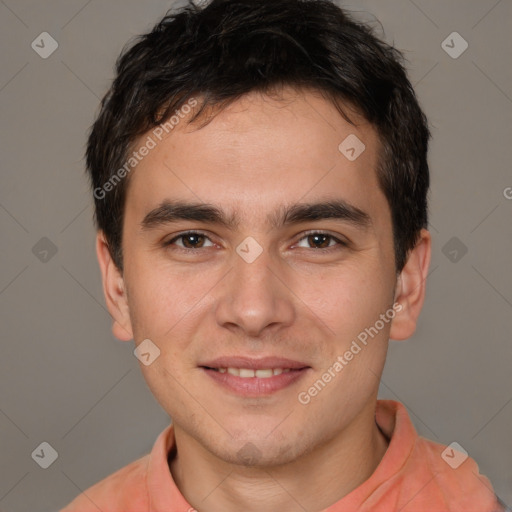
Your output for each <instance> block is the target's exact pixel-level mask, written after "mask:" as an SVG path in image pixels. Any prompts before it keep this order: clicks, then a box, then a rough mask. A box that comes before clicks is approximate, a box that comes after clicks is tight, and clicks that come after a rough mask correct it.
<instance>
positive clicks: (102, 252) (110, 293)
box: [96, 231, 133, 341]
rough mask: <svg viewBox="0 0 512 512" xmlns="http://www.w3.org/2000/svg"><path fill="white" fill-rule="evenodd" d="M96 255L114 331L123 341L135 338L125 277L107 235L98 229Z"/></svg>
mask: <svg viewBox="0 0 512 512" xmlns="http://www.w3.org/2000/svg"><path fill="white" fill-rule="evenodd" d="M96 255H97V257H98V263H99V266H100V270H101V277H102V282H103V294H104V295H105V301H106V303H107V308H108V311H109V313H110V316H111V317H112V321H113V324H112V333H113V334H114V336H115V337H116V338H118V339H119V340H121V341H130V340H131V339H133V332H132V326H131V322H130V314H129V308H128V301H127V297H126V290H125V285H124V279H123V276H122V275H121V272H120V271H119V269H118V268H117V266H116V264H115V263H114V260H113V259H112V256H111V254H110V251H109V248H108V244H107V242H106V239H105V235H104V233H103V232H102V231H98V234H97V236H96Z"/></svg>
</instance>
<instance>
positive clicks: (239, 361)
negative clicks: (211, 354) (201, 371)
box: [199, 356, 309, 370]
mask: <svg viewBox="0 0 512 512" xmlns="http://www.w3.org/2000/svg"><path fill="white" fill-rule="evenodd" d="M199 366H205V367H208V368H248V369H251V370H264V369H268V368H271V369H274V368H290V369H294V370H298V369H301V368H309V366H308V365H307V364H305V363H303V362H300V361H293V360H292V359H287V358H285V357H261V358H258V359H254V358H251V357H240V356H236V357H228V356H224V357H218V358H217V359H212V360H211V361H207V362H205V363H201V364H199Z"/></svg>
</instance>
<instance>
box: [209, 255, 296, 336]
mask: <svg viewBox="0 0 512 512" xmlns="http://www.w3.org/2000/svg"><path fill="white" fill-rule="evenodd" d="M289 272H291V269H289V268H288V267H287V265H286V263H282V264H281V265H280V264H279V262H277V261H276V260H275V259H274V260H273V259H272V258H271V257H270V255H269V253H268V252H267V251H266V250H263V252H262V253H261V254H260V255H259V256H258V258H257V259H256V260H254V261H252V262H251V263H249V262H247V261H245V260H244V259H243V258H242V257H239V256H238V254H235V255H234V257H233V267H232V268H231V271H230V272H229V273H228V275H227V276H226V278H225V279H223V281H222V282H221V286H220V287H219V288H218V289H217V293H218V294H219V295H218V300H217V307H216V311H215V313H216V319H217V323H218V325H220V326H222V327H224V328H227V329H230V330H232V331H237V330H238V331H240V332H239V334H243V335H244V336H245V337H249V336H251V337H259V336H262V335H263V333H264V332H265V330H272V331H278V330H279V329H282V328H284V327H287V326H290V325H291V324H292V323H293V321H294V318H295V308H294V302H293V298H294V295H293V292H292V291H291V290H290V289H289V288H288V287H287V285H286V276H287V275H288V273H289Z"/></svg>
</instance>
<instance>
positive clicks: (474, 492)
mask: <svg viewBox="0 0 512 512" xmlns="http://www.w3.org/2000/svg"><path fill="white" fill-rule="evenodd" d="M461 448H462V447H461ZM462 450H463V448H462ZM462 450H460V449H457V448H456V447H454V446H453V445H448V446H445V445H442V444H440V443H437V442H435V441H431V440H430V439H426V438H424V437H421V436H418V438H417V440H416V446H415V450H413V452H412V453H411V460H410V462H411V465H412V466H415V467H416V468H417V469H420V468H421V467H423V471H421V470H420V471H418V473H417V474H418V479H419V481H421V483H422V484H423V485H424V488H423V489H422V491H421V493H420V495H421V498H419V496H418V501H423V500H424V501H425V504H428V503H429V501H430V499H434V497H435V500H436V505H437V506H439V504H442V505H443V506H444V507H445V509H446V510H449V511H457V512H458V511H460V512H471V511H475V512H499V511H500V510H503V509H502V508H501V506H500V505H499V503H498V501H497V498H496V494H495V493H494V489H493V486H492V484H491V482H490V480H489V479H488V478H487V477H486V476H484V475H481V474H480V471H479V467H478V464H477V462H476V461H475V460H474V459H472V458H471V457H470V456H469V455H468V454H467V453H466V452H464V451H462ZM420 474H421V477H420ZM414 501H415V500H414V499H413V500H412V502H411V504H412V503H413V502H414ZM406 510H408V509H406ZM411 510H412V509H411Z"/></svg>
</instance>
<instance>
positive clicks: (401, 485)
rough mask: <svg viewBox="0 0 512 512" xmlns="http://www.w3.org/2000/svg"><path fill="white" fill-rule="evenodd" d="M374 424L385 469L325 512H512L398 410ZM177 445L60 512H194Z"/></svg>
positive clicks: (379, 410)
mask: <svg viewBox="0 0 512 512" xmlns="http://www.w3.org/2000/svg"><path fill="white" fill-rule="evenodd" d="M375 421H376V423H377V425H378V426H379V428H380V429H381V431H382V432H383V433H384V435H385V436H386V437H387V438H388V442H389V445H388V448H387V450H386V452H385V454H384V456H383V458H382V459H381V461H380V463H379V465H378V466H377V468H376V469H375V471H374V472H373V473H372V475H371V476H370V478H368V480H366V481H365V482H363V483H362V484H361V485H359V486H358V487H356V488H355V489H354V490H352V491H351V492H350V493H349V494H347V495H346V496H344V497H343V498H342V499H340V500H339V501H337V502H336V503H334V504H333V505H331V506H329V507H328V508H326V509H324V510H323V511H319V512H507V511H510V509H508V508H505V506H504V505H503V504H501V502H500V501H499V500H498V499H497V497H496V495H495V493H494V490H493V487H492V485H491V482H490V481H489V479H488V478H486V477H485V476H483V475H480V473H479V471H478V465H477V463H476V462H475V461H474V460H473V459H472V458H471V457H469V456H467V454H464V453H463V452H462V451H460V450H456V449H454V445H453V444H451V445H448V446H445V445H442V444H439V443H436V442H433V441H430V440H428V439H425V438H423V437H421V436H418V434H417V432H416V430H415V428H414V425H413V424H412V422H411V419H410V417H409V414H408V412H407V409H406V408H405V407H404V406H403V405H402V404H401V403H400V402H397V401H394V400H378V401H377V405H376V411H375ZM174 445H175V440H174V431H173V425H172V424H171V425H169V426H168V427H167V428H165V429H164V431H163V432H161V433H160V434H159V436H158V438H157V439H156V441H155V443H154V445H153V448H152V450H151V453H149V454H147V455H146V456H144V457H142V458H140V459H138V460H136V461H134V462H132V463H131V464H128V465H127V466H125V467H124V468H122V469H120V470H118V471H116V472H115V473H113V474H112V475H110V476H108V477H107V478H105V479H104V480H102V481H100V482H99V483H97V484H95V485H93V486H92V487H90V488H89V489H87V490H86V491H84V492H83V493H81V494H80V495H78V496H77V497H76V498H75V499H74V500H73V501H72V502H71V503H70V504H69V505H68V506H66V507H65V508H63V509H61V511H60V512H98V510H100V511H101V512H193V511H194V510H195V509H194V508H193V507H192V506H191V505H190V504H189V503H188V502H187V500H186V499H185V498H184V497H183V495H182V494H181V492H180V491H179V489H178V487H177V486H176V484H175V482H174V480H173V477H172V474H171V472H170V470H169V465H168V455H169V453H170V451H171V450H173V449H174V448H175V446H174ZM206 510H207V509H206ZM200 512H202V511H200Z"/></svg>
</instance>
